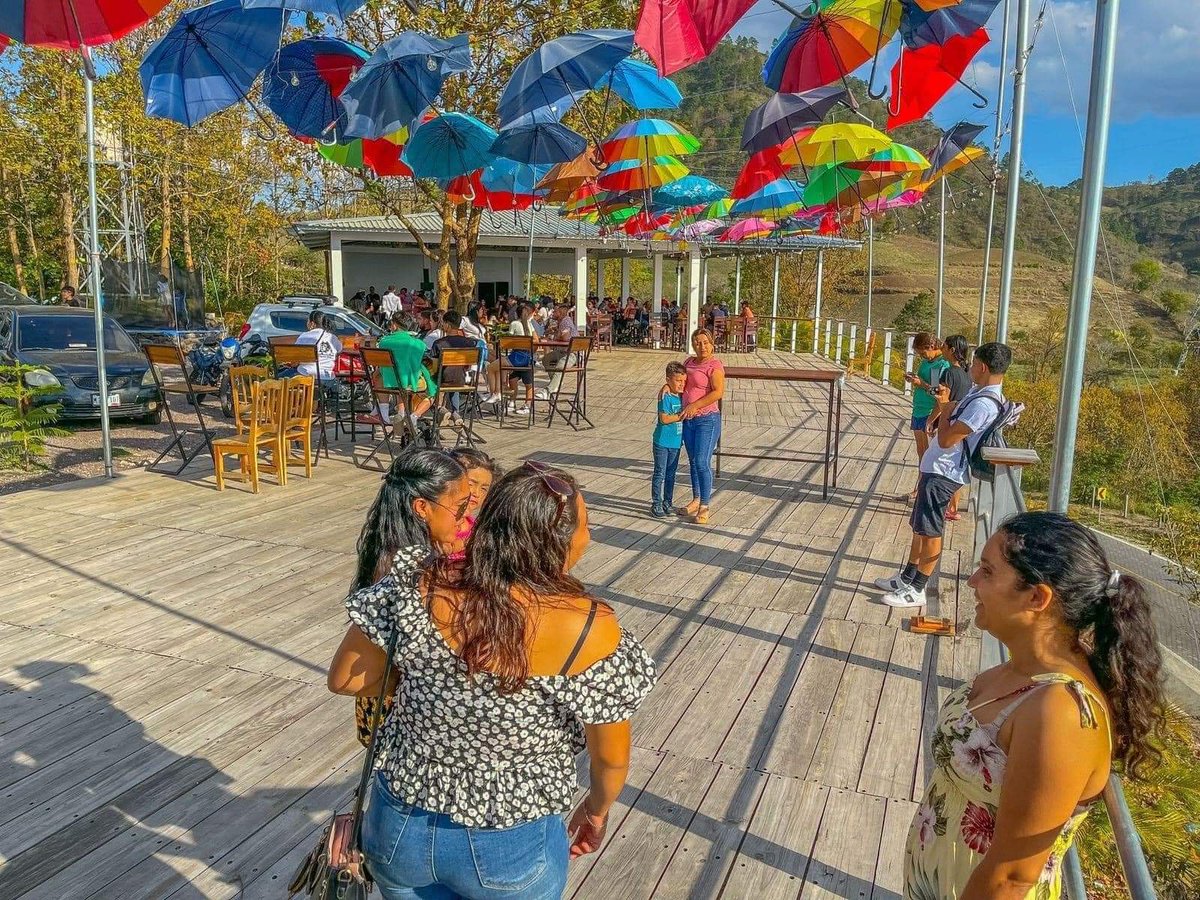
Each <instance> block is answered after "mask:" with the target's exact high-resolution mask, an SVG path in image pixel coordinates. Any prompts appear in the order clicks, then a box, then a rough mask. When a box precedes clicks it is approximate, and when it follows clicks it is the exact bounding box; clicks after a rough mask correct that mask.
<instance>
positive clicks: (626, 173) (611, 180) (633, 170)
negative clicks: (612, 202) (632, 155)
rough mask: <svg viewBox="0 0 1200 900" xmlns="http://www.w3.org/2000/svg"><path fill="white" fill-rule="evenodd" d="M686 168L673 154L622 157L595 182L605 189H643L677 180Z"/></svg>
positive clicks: (684, 172)
mask: <svg viewBox="0 0 1200 900" xmlns="http://www.w3.org/2000/svg"><path fill="white" fill-rule="evenodd" d="M687 174H688V168H687V166H685V165H684V164H683V163H681V162H680V161H679V160H677V159H676V158H675V157H673V156H656V157H653V158H652V159H649V160H639V159H623V160H621V161H620V162H616V163H613V164H612V165H611V166H609V167H608V169H607V170H605V171H604V172H603V173H601V175H600V177H599V178H598V179H596V183H597V184H599V185H600V187H602V188H603V189H604V190H607V191H645V190H650V189H652V188H658V187H662V186H663V185H664V184H670V183H671V182H672V181H678V180H679V179H680V178H682V177H683V176H684V175H687Z"/></svg>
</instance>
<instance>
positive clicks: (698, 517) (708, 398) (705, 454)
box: [676, 328, 725, 525]
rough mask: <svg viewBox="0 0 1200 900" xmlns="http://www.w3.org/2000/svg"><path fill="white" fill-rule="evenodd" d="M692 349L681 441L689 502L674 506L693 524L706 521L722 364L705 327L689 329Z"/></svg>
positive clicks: (717, 434) (686, 365)
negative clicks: (689, 488)
mask: <svg viewBox="0 0 1200 900" xmlns="http://www.w3.org/2000/svg"><path fill="white" fill-rule="evenodd" d="M692 350H693V352H694V353H695V356H689V357H688V358H687V360H686V361H685V362H684V364H683V365H684V368H685V369H687V385H686V386H685V387H684V389H683V445H684V446H685V447H686V448H687V455H688V469H689V470H690V472H691V476H692V502H691V503H689V504H688V505H687V506H683V507H680V508H679V509H677V510H676V512H677V513H679V515H681V516H690V517H692V518H693V520H694V521H695V522H696V524H697V525H707V524H708V507H709V502H710V501H711V500H712V486H713V470H712V458H713V453H714V452H715V451H716V449H717V441H718V440H720V438H721V409H720V406H718V403H719V402H720V400H721V398H722V397H724V396H725V367H724V366H723V365H722V364H721V360H719V359H717V357H716V351H717V347H716V344H714V343H713V338H712V334H710V333H709V332H708V330H707V329H704V328H698V329H696V331H695V332H693V333H692Z"/></svg>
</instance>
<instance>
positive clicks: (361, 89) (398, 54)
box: [341, 31, 471, 138]
mask: <svg viewBox="0 0 1200 900" xmlns="http://www.w3.org/2000/svg"><path fill="white" fill-rule="evenodd" d="M469 68H471V48H470V46H469V44H468V43H467V35H465V34H457V35H455V36H454V37H452V38H450V39H449V40H442V39H441V38H436V37H431V36H429V35H427V34H421V33H420V32H419V31H405V32H401V33H400V34H398V35H397V36H396V37H394V38H392V39H391V40H390V41H388V42H387V43H384V44H381V45H380V46H379V47H378V49H376V50H375V52H374V53H372V54H371V58H370V59H368V60H367V62H366V64H365V65H364V66H363V67H362V68H361V69H360V70H359V72H358V75H357V77H356V78H355V79H354V81H353V82H351V83H350V84H349V85H348V86H347V87H346V89H345V90H344V91H342V95H341V101H342V105H343V106H345V107H346V116H347V123H346V134H348V135H350V136H352V137H365V138H378V137H383V135H385V134H390V133H391V132H393V131H395V130H396V129H397V128H402V127H404V126H405V125H408V124H409V123H410V122H411V121H412V120H413V119H415V118H416V117H417V116H419V115H420V114H421V113H422V112H424V110H425V109H426V107H428V106H431V105H432V104H433V101H434V100H435V99H436V98H437V95H438V93H439V92H440V91H441V90H442V85H443V84H444V83H445V81H446V79H447V78H448V77H449V76H450V75H452V74H454V73H455V72H465V71H467V70H468V69H469Z"/></svg>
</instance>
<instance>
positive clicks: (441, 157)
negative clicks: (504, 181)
mask: <svg viewBox="0 0 1200 900" xmlns="http://www.w3.org/2000/svg"><path fill="white" fill-rule="evenodd" d="M495 141H496V132H495V131H493V130H492V129H491V128H489V127H488V126H487V125H485V124H484V123H483V122H481V121H479V119H477V118H475V117H474V116H469V115H467V114H466V113H458V112H450V113H442V114H441V115H438V116H434V117H433V118H432V119H430V120H429V121H428V122H423V123H422V124H421V126H420V127H419V128H417V129H416V130H415V131H413V133H412V135H411V136H410V137H409V139H408V145H407V146H406V147H405V148H404V156H403V160H404V162H405V163H406V164H407V165H408V167H409V168H410V169H412V171H413V174H414V175H415V176H416V177H417V178H454V177H455V176H457V175H465V174H467V173H468V172H471V171H473V170H475V169H482V168H483V167H484V166H487V165H489V164H490V163H491V162H492V160H494V159H495V158H496V154H494V153H493V152H492V150H491V147H492V144H494V143H495Z"/></svg>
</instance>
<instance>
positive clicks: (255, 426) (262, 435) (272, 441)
mask: <svg viewBox="0 0 1200 900" xmlns="http://www.w3.org/2000/svg"><path fill="white" fill-rule="evenodd" d="M250 397H251V399H250V421H249V422H248V423H247V426H246V434H245V436H244V437H228V438H218V439H217V440H215V441H213V442H212V448H213V464H214V466H215V467H216V475H217V490H218V491H223V490H225V457H226V456H236V457H237V458H238V460H239V465H240V473H241V480H242V481H246V480H247V479H249V482H250V490H251V491H253V492H254V493H255V494H257V493H258V480H259V474H260V472H263V471H269V472H273V473H274V474H275V476H276V477H277V478H278V479H279V483H280V484H286V483H287V464H286V461H285V459H284V456H283V449H282V448H283V443H282V441H281V440H280V435H281V433H282V431H283V422H284V419H285V416H286V409H285V406H286V403H287V392H286V390H285V387H284V382H283V381H280V380H278V379H273V380H271V381H257V382H255V383H254V384H253V385H252V386H251V394H250ZM264 451H265V452H267V453H269V454H270V455H271V461H270V463H263V462H262V461H260V460H259V455H260V454H261V453H263V452H264Z"/></svg>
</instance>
